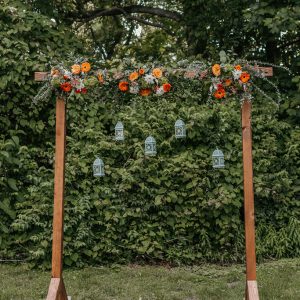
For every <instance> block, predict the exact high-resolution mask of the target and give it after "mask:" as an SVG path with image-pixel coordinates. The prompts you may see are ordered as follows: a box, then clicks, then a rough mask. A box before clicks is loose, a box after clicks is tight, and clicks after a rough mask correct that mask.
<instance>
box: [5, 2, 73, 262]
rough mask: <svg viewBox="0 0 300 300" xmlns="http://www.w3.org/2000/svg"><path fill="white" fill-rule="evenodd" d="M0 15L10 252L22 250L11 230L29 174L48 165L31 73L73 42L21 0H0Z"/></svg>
mask: <svg viewBox="0 0 300 300" xmlns="http://www.w3.org/2000/svg"><path fill="white" fill-rule="evenodd" d="M0 20H1V22H0V39H1V46H0V66H1V69H0V90H1V93H0V102H1V106H0V251H1V253H2V255H5V256H15V255H22V253H23V252H24V250H22V249H20V248H19V246H18V245H20V243H21V242H22V241H23V239H24V238H25V236H26V234H23V235H20V236H18V235H14V236H13V235H12V234H11V227H10V224H11V223H12V222H13V220H14V219H15V218H16V215H17V214H18V207H17V206H18V205H19V204H20V203H23V202H24V194H26V193H27V192H28V191H29V190H30V188H31V189H34V180H39V181H40V180H41V178H39V174H43V171H44V170H46V172H48V173H49V169H51V167H52V166H51V163H48V162H47V161H46V159H45V157H46V155H45V154H44V153H45V150H47V151H48V149H47V144H46V143H47V136H48V138H49V140H51V139H50V137H51V138H52V136H53V132H52V131H51V129H50V132H48V134H45V135H44V136H43V138H42V135H43V133H44V132H45V131H46V130H47V128H46V126H45V125H46V124H45V119H47V118H48V114H49V107H45V108H44V109H45V110H44V111H39V109H38V108H36V107H33V106H32V105H31V104H32V98H33V96H34V95H35V93H36V89H37V83H35V82H34V81H33V73H34V71H43V69H44V68H45V63H46V62H48V61H49V60H54V59H55V58H57V57H62V56H63V55H64V53H65V52H70V50H72V49H76V48H77V46H76V44H75V43H73V41H72V40H71V38H70V35H69V33H68V31H67V30H66V29H64V28H62V27H61V26H57V25H56V24H55V23H54V22H53V21H51V20H49V19H48V18H46V17H44V16H42V15H40V14H38V13H35V12H32V11H30V10H28V9H26V7H24V6H23V5H22V4H21V2H20V1H2V2H1V7H0ZM58 45H59V46H60V47H59V49H58V47H57V46H58ZM51 107H52V106H51ZM50 174H52V171H50ZM50 178H51V177H50ZM49 206H50V207H51V205H49ZM47 214H49V212H48V211H47ZM29 215H31V216H32V212H31V213H30V214H29ZM33 217H34V216H33ZM27 238H29V237H27ZM19 239H20V240H19ZM11 245H14V246H11ZM26 251H27V250H25V252H26Z"/></svg>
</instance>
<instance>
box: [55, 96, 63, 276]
mask: <svg viewBox="0 0 300 300" xmlns="http://www.w3.org/2000/svg"><path fill="white" fill-rule="evenodd" d="M65 152H66V107H65V102H64V100H63V99H61V98H57V100H56V142H55V175H54V209H53V241H52V277H53V278H60V277H61V276H62V266H63V230H64V189H65Z"/></svg>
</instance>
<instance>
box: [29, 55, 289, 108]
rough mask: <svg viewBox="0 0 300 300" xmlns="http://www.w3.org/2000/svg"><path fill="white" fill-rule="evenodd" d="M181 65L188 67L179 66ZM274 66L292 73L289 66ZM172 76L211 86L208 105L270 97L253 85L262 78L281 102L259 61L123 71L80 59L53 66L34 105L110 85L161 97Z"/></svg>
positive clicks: (191, 64) (195, 62)
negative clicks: (94, 66)
mask: <svg viewBox="0 0 300 300" xmlns="http://www.w3.org/2000/svg"><path fill="white" fill-rule="evenodd" d="M253 64H254V65H253ZM182 65H183V66H185V67H180V66H182ZM269 65H270V64H269ZM272 66H274V67H280V68H283V69H284V70H287V71H288V72H290V71H289V69H287V68H286V67H282V66H275V65H272ZM171 75H172V76H177V77H180V78H184V79H187V80H198V81H199V82H201V81H202V82H203V83H204V84H206V85H207V84H208V85H209V89H208V99H209V102H211V101H224V100H227V99H232V98H235V99H239V100H240V101H241V102H243V101H244V100H245V99H247V100H248V101H251V100H252V98H253V96H252V93H253V90H254V89H256V90H257V91H258V92H260V93H262V94H263V95H264V96H266V97H267V98H270V97H269V96H268V95H267V94H266V93H265V92H264V91H263V90H262V89H261V88H260V87H258V86H257V85H256V84H255V83H254V82H255V81H256V79H263V80H264V81H266V82H267V83H268V84H270V85H271V86H272V87H273V88H274V89H275V91H276V93H277V98H278V102H280V99H281V97H280V92H279V89H278V87H277V86H276V85H275V84H274V83H273V82H271V81H269V80H268V79H267V78H265V74H264V72H263V71H262V70H261V69H260V68H257V62H256V61H255V62H253V61H251V62H250V61H247V60H237V61H236V62H234V63H215V64H209V63H205V62H199V61H194V62H191V63H188V64H187V61H181V62H178V64H177V65H176V67H175V68H174V67H173V68H169V67H162V66H160V67H159V66H153V65H152V66H149V65H144V66H141V65H139V66H136V65H132V64H131V65H130V64H128V65H126V66H125V67H124V66H123V68H121V69H120V68H117V69H111V70H107V69H98V70H92V68H91V64H90V63H89V62H88V61H86V60H84V59H79V60H77V62H76V63H74V64H70V65H68V66H64V65H63V64H58V65H55V66H53V67H52V69H51V72H50V73H49V74H48V76H47V78H46V82H45V84H44V86H43V87H42V88H41V89H40V91H39V92H38V94H37V95H36V97H35V98H34V102H35V103H37V102H38V101H40V100H45V99H48V98H49V96H50V95H51V94H52V92H53V91H54V92H55V94H57V95H59V96H60V97H63V98H66V97H70V96H72V95H74V94H86V93H87V92H88V91H89V90H90V89H93V88H95V87H96V86H103V85H106V84H108V83H109V84H112V86H114V87H115V89H117V90H118V92H120V93H123V94H132V95H140V96H149V95H157V96H160V95H163V94H165V93H169V92H170V91H172V89H173V87H172V85H171V83H170V80H169V78H168V77H169V76H171Z"/></svg>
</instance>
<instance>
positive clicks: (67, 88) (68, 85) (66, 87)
mask: <svg viewBox="0 0 300 300" xmlns="http://www.w3.org/2000/svg"><path fill="white" fill-rule="evenodd" d="M60 88H61V89H62V90H63V91H64V92H70V91H71V89H72V85H71V83H69V82H65V83H62V84H61V85H60Z"/></svg>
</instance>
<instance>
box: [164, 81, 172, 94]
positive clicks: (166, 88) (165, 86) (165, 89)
mask: <svg viewBox="0 0 300 300" xmlns="http://www.w3.org/2000/svg"><path fill="white" fill-rule="evenodd" d="M171 87H172V86H171V84H170V83H164V84H163V89H164V92H165V93H167V92H170V90H171Z"/></svg>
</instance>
